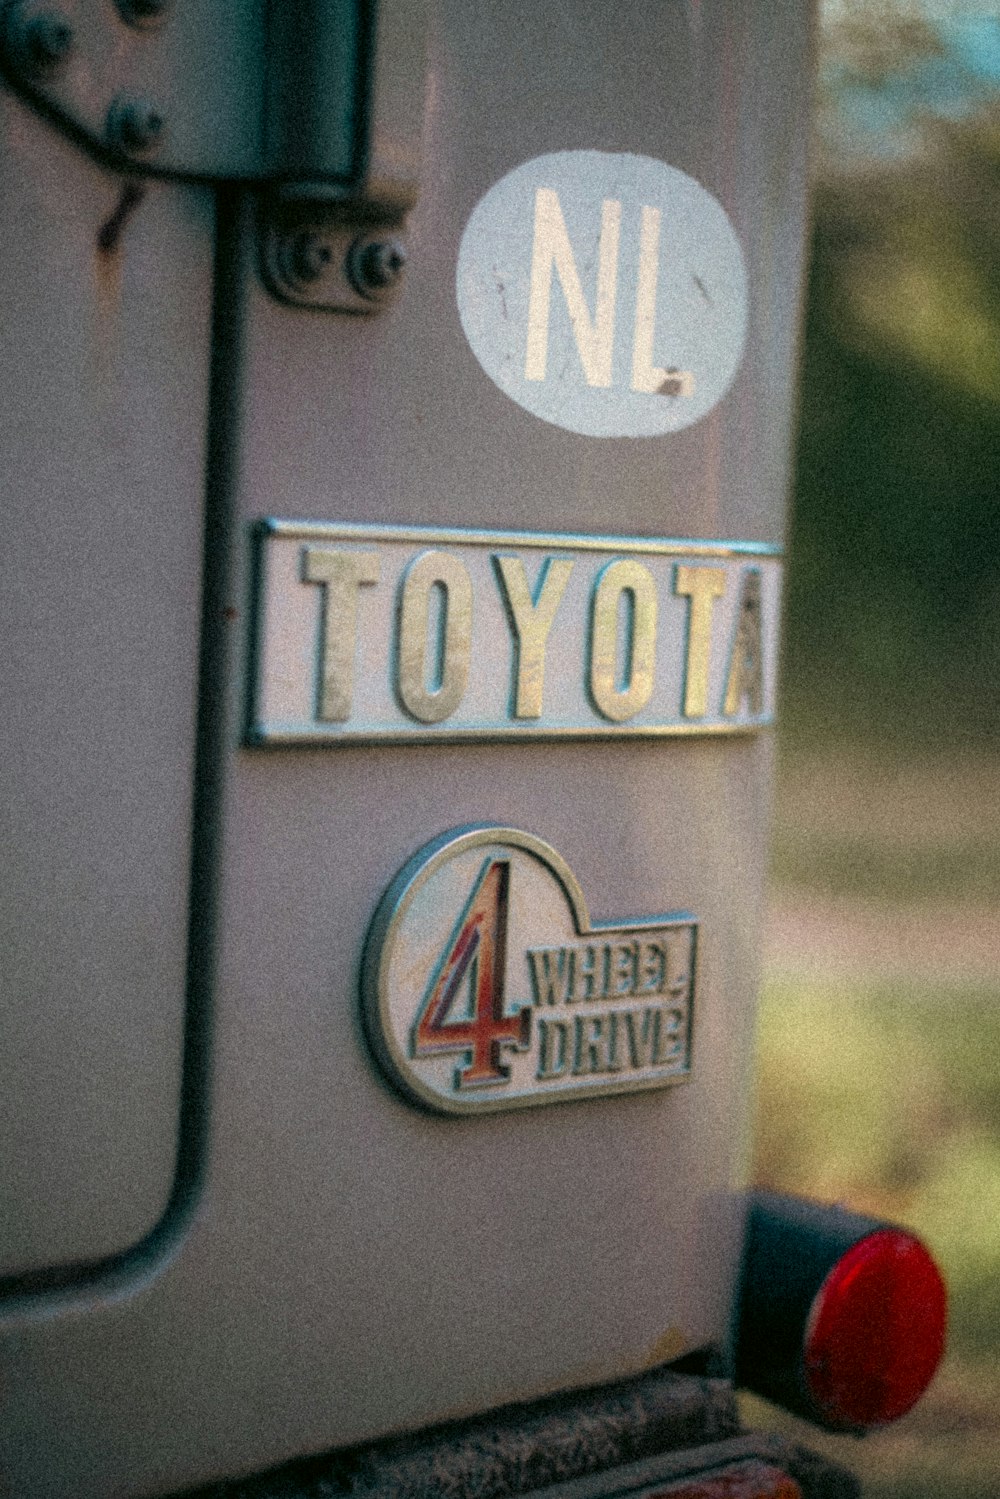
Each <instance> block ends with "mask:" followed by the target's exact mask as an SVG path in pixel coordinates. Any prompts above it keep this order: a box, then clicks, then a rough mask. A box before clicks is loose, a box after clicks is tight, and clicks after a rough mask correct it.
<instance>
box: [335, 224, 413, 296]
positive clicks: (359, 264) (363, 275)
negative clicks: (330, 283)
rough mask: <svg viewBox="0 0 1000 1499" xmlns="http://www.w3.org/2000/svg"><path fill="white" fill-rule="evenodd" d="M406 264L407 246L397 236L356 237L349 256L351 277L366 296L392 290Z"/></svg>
mask: <svg viewBox="0 0 1000 1499" xmlns="http://www.w3.org/2000/svg"><path fill="white" fill-rule="evenodd" d="M405 266H406V246H405V245H404V244H403V242H402V240H399V239H396V238H394V237H390V238H387V239H359V240H355V242H354V244H353V245H352V246H351V251H350V255H349V257H348V272H349V274H350V277H351V280H352V281H353V282H354V285H355V286H356V287H357V289H358V291H359V292H361V294H362V296H366V297H377V296H379V295H380V294H382V293H385V292H388V291H391V290H392V288H393V287H394V286H395V285H396V284H397V283H398V282H399V280H400V278H401V276H402V274H403V270H404V268H405Z"/></svg>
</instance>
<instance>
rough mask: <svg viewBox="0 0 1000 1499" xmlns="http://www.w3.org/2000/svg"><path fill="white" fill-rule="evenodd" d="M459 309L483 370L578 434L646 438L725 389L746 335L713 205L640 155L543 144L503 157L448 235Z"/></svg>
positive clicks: (736, 254) (727, 237) (738, 273)
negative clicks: (455, 236)
mask: <svg viewBox="0 0 1000 1499" xmlns="http://www.w3.org/2000/svg"><path fill="white" fill-rule="evenodd" d="M456 294H457V298H458V312H459V317H460V318H461V320H462V327H463V328H464V330H465V336H466V338H467V339H468V340H469V344H470V346H471V348H472V351H473V353H474V354H475V356H476V358H477V359H478V360H479V362H480V364H481V365H482V367H483V369H484V370H485V371H486V373H487V374H488V375H489V377H490V379H491V380H493V381H495V383H496V384H497V385H498V386H499V387H500V389H501V390H502V391H504V392H505V393H506V394H507V395H508V396H510V397H511V399H512V400H514V401H517V403H518V405H520V406H523V407H524V408H525V410H527V411H531V412H533V413H534V415H535V416H539V417H541V418H542V419H543V420H544V421H547V422H553V423H554V424H555V425H556V426H559V427H565V428H566V429H567V430H568V431H570V432H579V433H582V434H584V435H585V436H588V437H652V436H657V435H659V434H660V433H663V432H676V431H678V430H679V429H680V428H681V427H688V426H690V425H691V423H692V422H696V421H697V420H698V419H699V418H700V417H702V416H704V415H705V413H706V412H708V411H710V410H711V409H712V407H713V406H714V405H715V404H716V402H717V401H719V400H720V399H721V398H722V396H723V395H724V394H725V393H726V391H727V389H728V388H729V385H730V383H731V381H732V379H733V377H734V375H735V374H736V370H737V368H738V367H739V363H740V359H741V357H742V354H743V345H744V342H745V339H746V327H747V278H746V269H745V266H744V263H743V253H742V251H741V249H740V244H739V241H738V240H737V238H736V235H735V233H734V231H733V227H732V225H731V224H730V222H729V219H728V218H727V217H726V212H725V210H724V209H723V207H722V205H721V204H720V203H718V202H717V201H716V199H715V198H713V197H712V195H711V193H709V192H707V191H706V190H705V188H703V187H702V186H701V185H700V183H698V182H696V181H695V180H694V178H693V177H689V176H688V175H687V174H686V173H685V172H681V171H679V170H678V169H677V168H676V167H670V166H667V165H666V163H665V162H662V161H654V160H653V158H652V157H649V156H630V155H610V154H608V153H606V152H603V151H556V152H553V153H552V154H551V155H548V156H538V157H535V159H534V160H533V161H527V162H525V163H524V164H523V165H522V166H519V167H515V169H514V170H513V171H512V172H508V174H507V176H506V177H502V178H501V179H500V181H499V182H498V183H496V184H495V185H494V186H493V187H491V188H490V190H489V192H488V193H487V194H486V196H485V197H484V198H482V199H480V201H479V203H477V205H476V207H475V208H474V209H473V211H472V215H471V217H470V219H469V222H468V224H467V225H466V227H465V232H464V234H463V235H462V242H461V245H460V247H459V252H458V270H457V276H456Z"/></svg>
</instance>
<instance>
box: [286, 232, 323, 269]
mask: <svg viewBox="0 0 1000 1499" xmlns="http://www.w3.org/2000/svg"><path fill="white" fill-rule="evenodd" d="M282 258H283V260H284V262H285V266H286V268H287V274H288V279H289V280H290V281H296V282H310V281H318V280H319V278H320V277H321V276H322V274H323V272H324V271H325V270H326V269H327V267H328V266H329V264H330V262H331V260H332V259H333V251H332V249H331V248H330V244H329V241H328V240H325V239H324V238H323V236H322V235H321V234H317V233H316V231H315V230H313V229H301V230H299V232H298V233H297V234H294V235H292V236H291V238H290V239H289V240H288V241H287V242H286V244H285V246H284V248H283V252H282Z"/></svg>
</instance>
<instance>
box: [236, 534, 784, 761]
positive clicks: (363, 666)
mask: <svg viewBox="0 0 1000 1499" xmlns="http://www.w3.org/2000/svg"><path fill="white" fill-rule="evenodd" d="M256 563H257V588H256V609H255V616H256V641H255V650H254V651H253V652H252V657H253V663H254V665H253V670H252V684H251V704H250V722H249V727H248V739H249V741H250V743H252V744H277V745H283V744H314V745H328V746H329V745H337V744H357V743H371V742H380V743H412V742H424V743H426V742H435V741H439V742H445V743H448V742H461V741H468V740H484V739H485V740H498V739H504V740H519V739H525V740H526V739H539V738H541V739H558V738H576V739H585V738H604V739H607V738H621V737H631V736H645V737H657V736H661V735H683V734H719V733H734V732H735V733H747V732H753V731H755V730H758V729H760V728H762V727H764V726H765V725H767V724H769V723H770V722H771V721H772V718H773V713H774V692H775V677H776V673H777V650H778V623H779V613H780V582H781V563H780V551H779V549H778V548H776V547H772V546H768V545H765V544H763V543H759V542H729V541H675V540H652V539H649V540H647V539H642V538H635V537H632V538H627V537H615V536H580V535H543V534H535V533H533V532H501V531H471V530H469V531H466V530H459V529H451V530H432V529H428V528H423V527H403V526H373V525H346V524H344V525H334V524H326V523H321V522H308V521H283V520H267V521H263V522H261V523H260V525H259V526H258V527H257V553H256Z"/></svg>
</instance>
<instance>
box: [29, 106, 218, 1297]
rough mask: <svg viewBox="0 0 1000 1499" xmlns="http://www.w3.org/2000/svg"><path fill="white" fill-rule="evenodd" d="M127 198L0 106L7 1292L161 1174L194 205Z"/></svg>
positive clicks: (182, 934) (141, 1206)
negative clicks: (13, 1279)
mask: <svg viewBox="0 0 1000 1499" xmlns="http://www.w3.org/2000/svg"><path fill="white" fill-rule="evenodd" d="M124 188H125V183H124V182H123V181H122V179H120V178H119V177H117V176H115V175H113V174H111V173H105V172H103V171H101V170H100V169H98V168H97V167H95V166H94V165H93V164H92V163H91V162H89V161H87V160H86V158H84V157H83V156H81V154H80V153H79V152H78V151H76V150H75V149H74V148H73V147H72V146H71V145H70V144H69V143H68V142H66V141H64V140H62V139H61V138H60V137H59V136H58V135H57V134H56V133H55V132H54V131H53V130H52V129H51V128H50V127H48V126H46V125H45V124H44V123H43V122H42V121H40V120H39V119H38V118H36V117H35V116H34V115H32V114H31V113H30V111H28V110H27V109H26V108H25V107H24V106H23V105H21V104H19V103H18V102H16V101H15V100H13V99H12V97H11V96H10V95H9V94H6V93H5V94H4V95H2V96H0V193H2V197H3V202H4V205H5V207H4V213H3V215H2V223H0V241H2V245H0V286H2V292H0V300H2V304H3V314H2V318H3V337H2V338H0V410H2V432H3V444H2V452H3V479H2V482H3V488H4V495H5V498H4V522H3V545H2V547H0V570H2V576H3V585H2V588H0V598H2V609H3V641H4V647H3V652H2V654H0V677H2V686H0V692H2V697H3V702H4V711H3V718H2V730H0V737H2V741H3V742H2V752H0V764H2V776H3V805H4V817H5V828H4V837H3V846H4V879H3V902H2V910H3V918H2V919H3V928H2V936H0V951H2V955H3V958H2V969H3V1000H2V1010H0V1137H2V1140H3V1148H2V1150H0V1277H2V1276H4V1275H11V1274H20V1273H25V1272H36V1271H43V1270H45V1269H46V1268H48V1267H60V1266H66V1265H69V1264H74V1263H81V1262H82V1263H87V1262H89V1261H94V1260H100V1259H102V1258H104V1257H105V1256H107V1255H110V1254H113V1253H115V1252H117V1251H120V1250H125V1249H128V1248H129V1247H130V1246H131V1245H133V1244H134V1243H135V1242H136V1241H137V1240H139V1239H142V1238H143V1237H144V1235H145V1234H146V1233H147V1232H148V1231H149V1230H150V1229H152V1228H153V1226H154V1225H155V1224H156V1222H157V1220H158V1219H159V1218H160V1216H161V1214H162V1213H163V1211H164V1208H165V1206H166V1203H167V1200H168V1198H169V1196H170V1192H171V1188H172V1183H173V1178H174V1170H175V1158H176V1154H177V1129H178V1116H179V1107H180V1068H181V1044H182V1040H183V1021H184V978H185V973H184V970H185V945H186V939H187V905H188V891H187V886H188V869H189V860H190V837H191V801H192V768H193V746H194V720H195V702H196V693H197V642H198V609H199V593H200V571H201V563H200V551H201V532H202V514H201V511H202V493H203V486H204V462H205V456H204V448H205V433H204V415H205V407H206V400H207V381H208V354H209V347H208V343H209V338H208V326H207V319H208V315H209V305H210V298H211V265H210V261H209V258H208V253H207V252H208V246H209V243H210V235H211V229H212V201H211V196H210V194H209V193H208V191H207V190H202V191H200V192H199V191H194V190H191V189H187V190H183V189H180V188H178V187H174V186H167V185H165V184H156V185H150V187H149V188H148V190H146V191H145V194H144V196H143V198H142V200H141V202H135V203H132V204H131V205H129V203H128V201H126V212H125V213H122V212H121V204H122V195H123V190H124ZM116 214H118V215H119V223H118V229H117V231H114V228H113V226H114V223H115V216H116ZM109 224H111V225H112V229H108V227H107V226H108V225H109ZM102 232H103V234H104V237H105V240H106V241H109V243H108V245H107V248H104V249H102V248H101V247H100V245H99V240H100V238H101V236H102Z"/></svg>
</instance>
